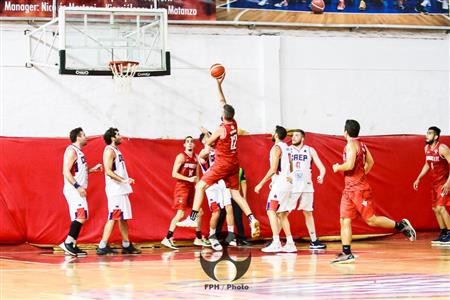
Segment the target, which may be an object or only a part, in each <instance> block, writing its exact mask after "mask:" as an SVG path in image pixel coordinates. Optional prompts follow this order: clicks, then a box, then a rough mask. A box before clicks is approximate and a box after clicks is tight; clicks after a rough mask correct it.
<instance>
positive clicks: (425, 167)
mask: <svg viewBox="0 0 450 300" xmlns="http://www.w3.org/2000/svg"><path fill="white" fill-rule="evenodd" d="M429 170H430V166H429V165H428V163H427V161H426V159H425V164H424V165H423V167H422V170H421V171H420V173H419V176H417V179H416V180H415V181H414V183H413V188H414V189H415V190H416V191H417V190H418V189H419V183H420V180H421V179H422V178H423V177H424V176H425V175H426V174H427V173H428V171H429Z"/></svg>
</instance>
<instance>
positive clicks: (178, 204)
mask: <svg viewBox="0 0 450 300" xmlns="http://www.w3.org/2000/svg"><path fill="white" fill-rule="evenodd" d="M194 195H195V185H178V184H177V185H176V186H175V191H174V193H173V206H172V208H174V209H176V210H186V209H187V208H192V204H193V203H194Z"/></svg>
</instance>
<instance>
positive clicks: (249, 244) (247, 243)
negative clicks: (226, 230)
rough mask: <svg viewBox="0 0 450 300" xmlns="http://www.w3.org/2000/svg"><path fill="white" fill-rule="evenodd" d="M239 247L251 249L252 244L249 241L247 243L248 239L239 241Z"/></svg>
mask: <svg viewBox="0 0 450 300" xmlns="http://www.w3.org/2000/svg"><path fill="white" fill-rule="evenodd" d="M236 241H237V245H238V246H244V247H249V246H251V245H252V243H250V242H249V241H247V240H246V239H237V240H236Z"/></svg>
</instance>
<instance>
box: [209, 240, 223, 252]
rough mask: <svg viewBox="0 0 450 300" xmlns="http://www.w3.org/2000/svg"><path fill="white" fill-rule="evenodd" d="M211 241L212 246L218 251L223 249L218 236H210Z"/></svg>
mask: <svg viewBox="0 0 450 300" xmlns="http://www.w3.org/2000/svg"><path fill="white" fill-rule="evenodd" d="M209 242H210V243H211V248H213V249H214V250H216V251H221V250H222V245H221V244H220V243H219V241H218V240H217V239H216V238H209Z"/></svg>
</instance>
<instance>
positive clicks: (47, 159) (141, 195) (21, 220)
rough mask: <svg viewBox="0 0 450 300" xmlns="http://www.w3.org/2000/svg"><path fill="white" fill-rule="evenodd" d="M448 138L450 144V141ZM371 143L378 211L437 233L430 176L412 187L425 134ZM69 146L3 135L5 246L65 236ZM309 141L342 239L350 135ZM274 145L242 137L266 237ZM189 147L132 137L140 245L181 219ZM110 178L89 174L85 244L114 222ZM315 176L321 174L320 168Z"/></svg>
mask: <svg viewBox="0 0 450 300" xmlns="http://www.w3.org/2000/svg"><path fill="white" fill-rule="evenodd" d="M441 139H442V141H443V142H446V143H447V144H449V143H450V138H449V137H442V138H441ZM363 140H364V141H365V142H366V144H367V145H368V147H369V149H370V150H371V152H372V155H373V156H374V159H375V167H374V168H373V170H372V172H371V173H370V175H369V180H370V183H371V185H372V187H373V190H374V198H375V205H376V209H377V213H379V214H383V215H386V216H388V217H391V218H394V219H396V220H398V219H400V218H404V217H406V218H409V219H410V221H411V222H412V223H413V225H414V226H415V227H416V228H417V229H418V230H427V229H432V228H436V227H437V223H436V221H435V219H434V215H433V213H432V211H431V200H430V197H429V195H430V193H429V184H430V182H429V179H428V178H426V179H424V181H423V182H422V184H421V186H420V191H419V192H415V191H413V189H412V183H413V181H414V179H415V178H416V176H417V174H418V172H419V171H420V169H421V167H422V165H423V163H424V154H423V147H424V137H423V136H414V135H392V136H371V137H364V138H363ZM68 144H69V141H68V140H67V139H61V138H12V137H0V243H20V242H24V241H29V242H32V243H40V244H56V243H59V242H61V241H62V240H63V239H64V237H65V236H66V234H67V231H68V226H69V224H70V219H69V212H68V207H67V203H66V201H65V199H64V196H63V194H62V187H63V177H62V158H63V153H64V149H65V147H66V146H67V145H68ZM307 144H309V145H311V146H313V147H315V148H316V150H317V151H318V153H319V156H320V158H321V159H322V161H323V163H324V164H325V166H326V169H327V174H326V177H325V183H324V184H323V185H319V184H315V189H316V193H315V203H314V208H315V212H314V215H315V220H316V227H317V232H318V234H319V236H320V235H337V234H339V201H340V195H341V191H342V188H343V176H342V174H333V172H332V169H331V165H332V164H333V163H334V162H340V161H341V153H342V149H343V147H344V145H345V141H344V139H343V138H342V137H337V136H330V135H322V134H313V133H308V134H307ZM271 145H272V142H271V140H270V137H269V136H268V135H250V136H241V137H240V139H239V156H240V160H241V165H242V166H243V167H244V168H245V171H246V174H247V182H248V185H249V194H248V201H249V203H250V206H251V208H252V210H253V212H254V214H255V216H256V217H257V218H258V219H259V220H260V221H261V223H262V235H263V236H264V237H269V236H270V235H271V234H270V227H269V224H268V219H267V216H266V214H265V203H266V198H267V195H268V192H269V188H268V185H266V186H265V187H264V189H263V190H262V193H261V194H260V195H257V194H255V193H254V192H253V188H254V186H255V185H256V184H257V183H258V182H259V180H260V179H261V178H262V177H263V176H264V174H265V172H266V171H267V168H268V166H269V162H268V157H269V150H270V147H271ZM197 146H198V147H199V145H198V144H197ZM103 148H104V143H103V140H102V138H101V137H92V138H90V139H89V144H88V145H87V146H86V147H85V148H84V152H85V154H86V157H87V160H88V163H89V164H90V165H91V166H92V165H94V164H96V163H98V162H101V157H102V152H103ZM182 150H183V148H182V141H180V140H161V139H154V140H150V139H138V138H130V139H128V138H125V139H124V141H123V144H122V145H121V151H122V152H123V154H124V158H125V160H126V162H127V167H128V173H129V174H130V176H131V177H133V178H135V179H136V184H135V185H134V193H133V194H132V195H131V196H130V199H131V202H132V208H133V220H131V221H130V223H129V224H130V235H131V239H132V240H133V241H149V240H160V239H161V238H162V237H163V236H164V234H165V233H166V231H167V228H168V225H169V222H170V220H171V218H172V217H173V215H174V211H173V210H172V208H171V205H172V191H173V186H174V183H175V180H174V179H172V178H171V170H172V164H173V161H174V159H175V156H176V155H177V153H178V152H180V151H182ZM196 150H197V151H198V150H199V148H197V149H196ZM103 176H104V175H103V174H99V173H94V174H91V175H90V177H89V188H88V205H89V215H90V219H89V221H88V222H87V224H86V225H85V226H84V227H83V229H82V232H81V234H80V242H97V241H98V240H99V239H100V237H101V233H102V230H103V225H104V223H105V221H106V217H107V205H106V195H105V192H104V177H103ZM313 177H314V178H316V177H317V170H316V169H314V172H313ZM205 202H206V201H205ZM203 207H204V209H205V210H206V211H207V213H206V217H205V219H204V221H203V226H202V228H203V231H204V233H205V234H207V232H208V222H209V212H208V208H207V206H206V203H204V205H203ZM290 219H291V224H292V228H293V233H294V235H295V236H306V235H307V231H306V228H305V225H304V219H303V216H302V214H301V212H294V213H293V214H292V215H291V217H290ZM247 229H248V227H247ZM247 232H248V231H247ZM353 232H354V233H380V232H389V230H382V229H378V228H370V227H368V226H366V225H365V224H364V223H363V222H362V221H361V220H357V221H355V222H354V230H353ZM193 235H194V232H193V230H191V229H186V228H179V229H177V231H176V233H175V238H176V239H188V238H192V237H193ZM119 238H120V236H119V234H118V230H115V232H114V235H113V238H112V240H113V241H114V240H119Z"/></svg>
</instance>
